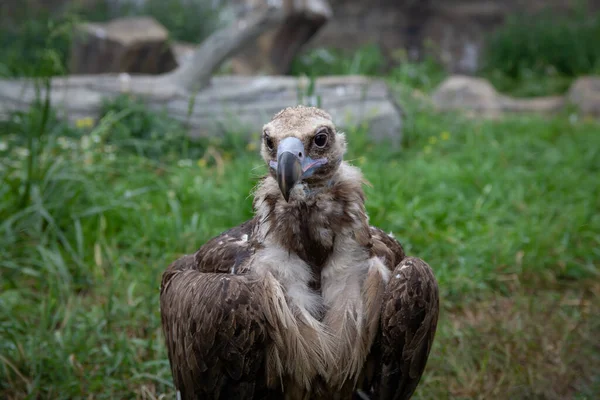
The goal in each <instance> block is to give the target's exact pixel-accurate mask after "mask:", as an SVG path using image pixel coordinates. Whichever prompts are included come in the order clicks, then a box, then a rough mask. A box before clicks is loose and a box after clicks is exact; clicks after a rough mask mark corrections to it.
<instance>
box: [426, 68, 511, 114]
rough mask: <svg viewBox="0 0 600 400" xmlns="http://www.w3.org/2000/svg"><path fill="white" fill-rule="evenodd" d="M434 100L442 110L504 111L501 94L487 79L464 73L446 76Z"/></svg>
mask: <svg viewBox="0 0 600 400" xmlns="http://www.w3.org/2000/svg"><path fill="white" fill-rule="evenodd" d="M432 100H433V104H434V106H435V107H436V108H437V109H438V110H440V111H449V110H459V109H466V110H472V111H475V112H478V113H483V114H485V115H489V116H495V115H498V114H499V113H500V112H501V111H502V99H501V96H500V95H499V94H498V92H496V89H494V87H493V86H492V85H491V84H490V83H489V82H488V81H487V80H485V79H481V78H473V77H469V76H464V75H453V76H450V77H448V78H446V79H445V80H444V81H443V82H442V83H441V84H440V85H439V86H438V88H437V89H436V90H435V92H434V94H433V96H432Z"/></svg>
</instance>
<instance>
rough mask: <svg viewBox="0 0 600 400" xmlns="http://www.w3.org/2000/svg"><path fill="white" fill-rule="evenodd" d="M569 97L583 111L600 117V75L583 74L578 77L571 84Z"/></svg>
mask: <svg viewBox="0 0 600 400" xmlns="http://www.w3.org/2000/svg"><path fill="white" fill-rule="evenodd" d="M567 99H568V101H569V102H570V103H571V104H574V105H576V106H577V107H578V108H579V110H581V112H582V113H584V114H587V115H591V116H594V117H600V77H599V76H583V77H580V78H578V79H577V80H576V81H575V82H574V83H573V84H572V85H571V88H570V89H569V93H568V94H567Z"/></svg>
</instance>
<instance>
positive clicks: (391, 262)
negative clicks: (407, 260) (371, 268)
mask: <svg viewBox="0 0 600 400" xmlns="http://www.w3.org/2000/svg"><path fill="white" fill-rule="evenodd" d="M371 239H372V241H373V247H372V248H371V251H372V252H373V253H374V254H375V255H376V256H378V257H381V258H383V263H384V264H385V266H386V267H388V269H389V270H390V271H392V270H393V269H394V268H395V267H396V265H398V264H399V263H400V261H402V260H403V259H404V257H405V255H404V249H403V248H402V245H401V244H400V242H398V241H397V240H396V239H394V238H393V237H391V236H390V235H388V234H387V233H385V232H384V231H382V230H381V229H379V228H377V227H374V226H371Z"/></svg>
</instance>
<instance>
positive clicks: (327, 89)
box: [0, 0, 402, 145]
mask: <svg viewBox="0 0 600 400" xmlns="http://www.w3.org/2000/svg"><path fill="white" fill-rule="evenodd" d="M295 3H302V4H300V5H299V6H296V5H295ZM319 4H320V1H319V0H312V1H306V2H294V1H292V0H285V1H274V0H273V1H269V2H267V3H261V5H260V6H259V7H257V8H256V10H255V11H254V12H252V13H250V14H249V15H248V16H247V17H246V18H243V19H241V20H238V21H236V22H235V23H233V24H232V25H231V26H229V27H226V28H224V29H223V30H221V31H218V32H216V33H215V34H213V35H212V36H210V37H209V38H208V39H207V40H205V41H204V42H203V43H202V44H201V45H200V47H199V48H198V50H196V52H195V54H194V55H193V57H192V59H191V60H190V61H189V62H187V63H185V64H183V65H181V66H180V67H179V68H177V69H175V70H174V71H172V72H169V73H165V74H161V75H129V74H101V75H77V76H69V77H56V78H52V79H51V81H50V85H49V87H50V93H49V95H50V99H51V104H52V106H53V108H54V109H55V110H56V111H57V113H58V115H59V116H61V117H63V118H66V119H68V120H70V121H74V120H77V119H80V118H84V117H93V118H94V117H97V116H98V114H99V112H100V110H101V106H102V103H103V101H104V100H106V99H114V98H115V97H117V96H118V95H121V94H130V95H133V96H135V97H137V98H138V99H140V100H142V101H143V102H144V103H145V104H147V106H148V107H149V108H150V109H154V110H166V111H167V112H168V114H169V115H170V116H172V117H173V118H176V119H178V120H180V121H182V122H184V123H185V124H186V126H187V128H188V130H189V134H190V136H191V137H202V136H213V135H218V134H220V133H222V132H224V131H228V130H229V131H231V130H233V131H235V132H238V133H248V134H250V133H256V132H260V128H261V127H262V125H263V124H264V123H265V122H266V121H267V119H268V118H269V117H270V116H272V115H273V114H274V113H275V112H277V111H279V110H280V109H281V108H283V107H286V106H292V105H296V104H306V105H320V106H321V107H323V108H325V109H326V110H327V111H328V112H330V113H331V115H332V117H333V118H334V119H335V122H336V123H337V124H338V125H340V126H342V127H344V126H346V127H348V126H354V125H358V124H363V123H366V124H368V125H369V127H370V131H371V135H372V137H373V139H375V140H387V141H389V142H390V143H391V144H392V145H399V144H400V140H401V136H400V132H401V128H402V118H401V111H400V107H399V106H398V104H397V103H396V101H395V100H394V98H393V96H392V95H391V94H390V92H389V90H388V87H387V86H386V84H385V83H384V82H383V81H381V80H375V79H370V78H367V77H362V76H343V77H323V78H318V79H316V80H315V81H314V82H311V81H310V80H309V79H308V78H294V77H284V76H258V77H244V76H214V77H213V76H212V75H213V73H214V72H215V70H216V69H217V68H218V67H219V66H220V65H221V63H222V62H223V61H225V60H226V59H227V58H229V57H230V56H231V55H233V54H235V53H236V52H237V51H238V50H239V49H241V48H244V46H245V45H246V44H247V43H248V42H251V41H252V40H254V39H256V37H258V36H259V35H260V34H261V33H263V32H265V31H266V30H270V29H272V28H273V26H276V25H277V24H281V23H283V21H285V20H286V19H287V16H289V15H290V13H292V14H293V13H297V12H303V13H305V14H308V13H309V11H310V10H303V9H302V7H308V6H311V7H313V8H314V9H316V10H317V11H318V10H319V9H321V8H322V7H321V6H319ZM294 7H297V8H294ZM298 7H299V8H300V9H298ZM45 95H46V93H45V89H44V88H43V87H40V85H36V81H35V80H32V79H26V78H23V79H18V80H0V113H2V114H6V113H9V112H11V111H17V110H24V109H27V108H28V107H29V106H30V105H31V104H32V103H33V102H34V101H36V99H39V98H44V96H45Z"/></svg>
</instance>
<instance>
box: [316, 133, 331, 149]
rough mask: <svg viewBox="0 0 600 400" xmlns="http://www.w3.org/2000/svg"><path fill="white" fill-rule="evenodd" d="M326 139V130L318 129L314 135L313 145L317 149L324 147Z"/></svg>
mask: <svg viewBox="0 0 600 400" xmlns="http://www.w3.org/2000/svg"><path fill="white" fill-rule="evenodd" d="M327 139H328V136H327V129H320V130H319V131H318V132H317V134H316V135H315V139H314V141H315V145H316V146H317V147H325V145H326V144H327Z"/></svg>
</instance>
